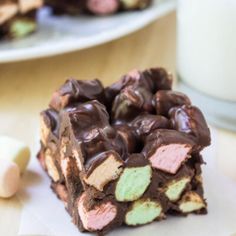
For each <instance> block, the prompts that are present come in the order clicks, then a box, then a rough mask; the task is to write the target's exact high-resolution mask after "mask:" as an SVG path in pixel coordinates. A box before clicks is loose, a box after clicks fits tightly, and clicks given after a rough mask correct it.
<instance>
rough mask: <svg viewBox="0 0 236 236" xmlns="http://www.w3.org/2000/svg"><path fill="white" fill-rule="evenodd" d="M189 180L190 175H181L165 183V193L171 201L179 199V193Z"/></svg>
mask: <svg viewBox="0 0 236 236" xmlns="http://www.w3.org/2000/svg"><path fill="white" fill-rule="evenodd" d="M190 181H191V178H190V177H182V178H181V179H178V180H172V181H171V182H170V183H167V184H166V188H165V195H166V196H167V197H168V199H169V200H170V201H172V202H175V201H177V200H179V198H180V196H181V194H182V193H183V191H184V190H185V189H186V186H187V184H188V183H189V182H190Z"/></svg>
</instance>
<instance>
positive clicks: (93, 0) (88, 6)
mask: <svg viewBox="0 0 236 236" xmlns="http://www.w3.org/2000/svg"><path fill="white" fill-rule="evenodd" d="M45 2H46V4H47V5H48V6H50V7H51V8H52V10H53V13H54V14H56V15H61V14H70V15H77V14H79V13H84V12H88V13H91V14H94V15H110V14H114V13H117V12H119V11H130V10H142V9H145V8H147V7H148V6H149V5H150V4H151V3H152V0H46V1H45Z"/></svg>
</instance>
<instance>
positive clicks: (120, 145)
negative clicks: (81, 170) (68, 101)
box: [60, 101, 127, 162]
mask: <svg viewBox="0 0 236 236" xmlns="http://www.w3.org/2000/svg"><path fill="white" fill-rule="evenodd" d="M60 117H61V120H62V121H63V122H62V125H61V132H60V133H61V135H62V136H63V135H64V134H63V132H65V130H67V131H66V132H67V133H68V134H67V135H68V136H69V137H70V139H71V140H70V144H71V148H70V149H72V148H73V145H72V144H74V145H77V146H80V149H81V151H80V153H82V155H83V156H82V157H81V159H82V162H84V161H87V160H89V159H90V158H92V157H93V156H95V155H97V153H100V152H104V151H108V150H115V151H117V152H118V153H119V154H120V155H121V156H122V158H123V157H124V156H125V154H126V153H127V150H126V146H125V144H124V141H123V140H122V138H121V137H120V135H119V134H118V133H117V132H116V130H115V129H114V128H112V127H111V126H110V124H109V115H108V113H107V112H106V109H105V106H104V105H102V104H101V103H99V102H98V101H91V102H86V103H83V104H80V105H78V106H75V107H71V108H70V109H67V110H65V111H62V112H61V113H60ZM83 160H84V161H83Z"/></svg>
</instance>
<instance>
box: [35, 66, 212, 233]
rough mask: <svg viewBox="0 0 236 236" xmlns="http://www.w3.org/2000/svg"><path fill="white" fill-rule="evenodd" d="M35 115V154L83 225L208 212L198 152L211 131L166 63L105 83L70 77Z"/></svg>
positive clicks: (96, 228)
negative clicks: (177, 88)
mask: <svg viewBox="0 0 236 236" xmlns="http://www.w3.org/2000/svg"><path fill="white" fill-rule="evenodd" d="M40 116H41V149H40V151H39V154H38V159H39V161H40V163H41V165H42V167H43V168H44V169H45V171H46V172H47V174H48V175H49V177H50V178H51V182H52V184H51V187H52V189H53V191H54V192H55V193H56V194H57V196H58V197H59V198H60V199H61V200H62V201H63V203H64V205H65V208H66V209H67V211H68V212H69V214H70V215H71V217H72V219H73V222H74V224H75V225H77V226H78V228H79V229H80V230H81V231H90V232H95V233H98V234H105V233H106V232H108V231H110V230H112V229H113V228H116V227H119V226H121V225H128V226H139V225H144V224H148V223H150V222H152V221H157V220H163V219H166V218H167V217H168V215H187V214H189V213H196V214H205V213H207V203H206V201H205V199H204V196H203V187H202V177H201V165H202V164H203V163H204V162H203V159H202V156H201V154H200V153H201V151H202V150H203V149H204V148H205V147H206V146H208V145H210V142H211V140H210V131H209V129H208V127H207V124H206V121H205V119H204V116H203V114H202V113H201V111H200V110H199V109H198V108H197V107H195V106H193V105H192V104H191V101H190V100H189V98H188V97H187V96H186V95H184V94H182V93H179V92H175V91H173V90H172V76H171V75H170V74H169V73H168V72H167V71H166V70H165V69H163V68H152V69H148V70H145V71H138V70H133V71H131V72H129V73H128V74H127V75H124V76H122V78H121V79H120V80H119V81H118V82H116V83H114V84H112V85H110V86H108V87H106V88H104V87H103V85H102V83H101V82H100V81H99V80H97V79H95V80H88V81H86V80H75V79H68V80H67V81H66V82H65V84H63V85H62V86H61V87H60V88H59V89H58V90H56V91H55V92H54V93H53V95H52V99H51V101H50V103H49V108H48V109H46V110H45V111H43V112H41V115H40Z"/></svg>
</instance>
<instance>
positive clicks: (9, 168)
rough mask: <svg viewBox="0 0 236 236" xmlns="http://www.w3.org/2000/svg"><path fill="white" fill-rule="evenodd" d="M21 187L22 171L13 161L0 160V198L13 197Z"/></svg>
mask: <svg viewBox="0 0 236 236" xmlns="http://www.w3.org/2000/svg"><path fill="white" fill-rule="evenodd" d="M19 185H20V169H19V167H18V166H17V165H16V164H15V163H14V162H12V161H9V160H6V159H0V197H2V198H9V197H12V196H13V195H14V194H15V193H16V192H17V190H18V188H19Z"/></svg>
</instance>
